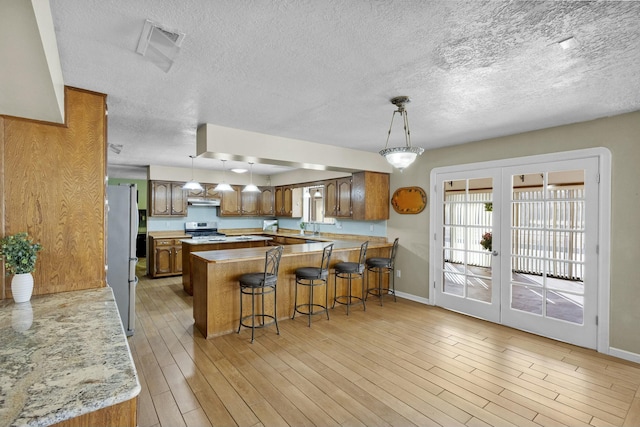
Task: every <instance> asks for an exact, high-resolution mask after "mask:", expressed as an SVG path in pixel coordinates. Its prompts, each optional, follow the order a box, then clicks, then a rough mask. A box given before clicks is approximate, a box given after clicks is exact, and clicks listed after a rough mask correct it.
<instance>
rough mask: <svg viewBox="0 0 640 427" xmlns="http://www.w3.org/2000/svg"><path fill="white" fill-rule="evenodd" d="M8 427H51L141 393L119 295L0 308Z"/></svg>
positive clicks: (54, 297)
mask: <svg viewBox="0 0 640 427" xmlns="http://www.w3.org/2000/svg"><path fill="white" fill-rule="evenodd" d="M0 342H1V343H2V345H1V346H0V425H2V426H23V425H29V426H46V425H50V424H54V423H57V422H60V421H64V420H67V419H70V418H74V417H77V416H79V415H83V414H85V413H89V412H93V411H96V410H99V409H102V408H105V407H108V406H111V405H115V404H118V403H122V402H125V401H127V400H130V399H132V398H134V397H136V396H137V395H138V394H139V393H140V383H139V382H138V376H137V373H136V369H135V366H134V364H133V360H132V358H131V352H130V351H129V344H128V343H127V339H126V337H125V334H124V330H123V329H122V324H121V322H120V316H119V314H118V308H117V306H116V303H115V300H114V297H113V292H112V290H111V288H109V287H105V288H99V289H91V290H84V291H75V292H62V293H57V294H51V295H42V296H34V297H33V298H31V301H30V302H27V303H22V304H15V303H14V302H13V300H10V299H9V300H2V301H0Z"/></svg>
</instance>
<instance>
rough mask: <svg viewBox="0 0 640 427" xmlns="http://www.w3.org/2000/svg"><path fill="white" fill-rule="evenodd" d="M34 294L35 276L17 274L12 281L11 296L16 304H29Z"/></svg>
mask: <svg viewBox="0 0 640 427" xmlns="http://www.w3.org/2000/svg"><path fill="white" fill-rule="evenodd" d="M32 293H33V275H32V274H31V273H21V274H16V275H14V276H13V278H12V279H11V294H12V295H13V300H14V301H15V302H16V303H21V302H27V301H29V300H30V299H31V294H32Z"/></svg>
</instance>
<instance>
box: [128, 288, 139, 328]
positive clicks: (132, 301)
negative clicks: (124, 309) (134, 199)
mask: <svg viewBox="0 0 640 427" xmlns="http://www.w3.org/2000/svg"><path fill="white" fill-rule="evenodd" d="M137 287H138V276H135V277H134V280H133V281H130V282H129V325H128V329H129V330H128V331H126V332H127V335H129V334H133V330H134V329H135V322H136V288H137Z"/></svg>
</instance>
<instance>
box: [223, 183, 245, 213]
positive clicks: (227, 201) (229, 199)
mask: <svg viewBox="0 0 640 427" xmlns="http://www.w3.org/2000/svg"><path fill="white" fill-rule="evenodd" d="M231 188H233V191H223V192H222V200H221V203H220V216H240V215H242V187H240V186H237V185H232V186H231Z"/></svg>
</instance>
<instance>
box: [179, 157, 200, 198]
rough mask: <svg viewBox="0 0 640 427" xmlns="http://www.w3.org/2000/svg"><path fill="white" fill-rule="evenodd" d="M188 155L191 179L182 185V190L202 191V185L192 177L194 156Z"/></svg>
mask: <svg viewBox="0 0 640 427" xmlns="http://www.w3.org/2000/svg"><path fill="white" fill-rule="evenodd" d="M189 157H191V181H189V182H187V183H186V184H185V185H183V186H182V189H183V190H198V191H202V190H204V188H202V185H200V183H199V182H198V181H196V180H195V179H193V158H194V157H195V156H189Z"/></svg>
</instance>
